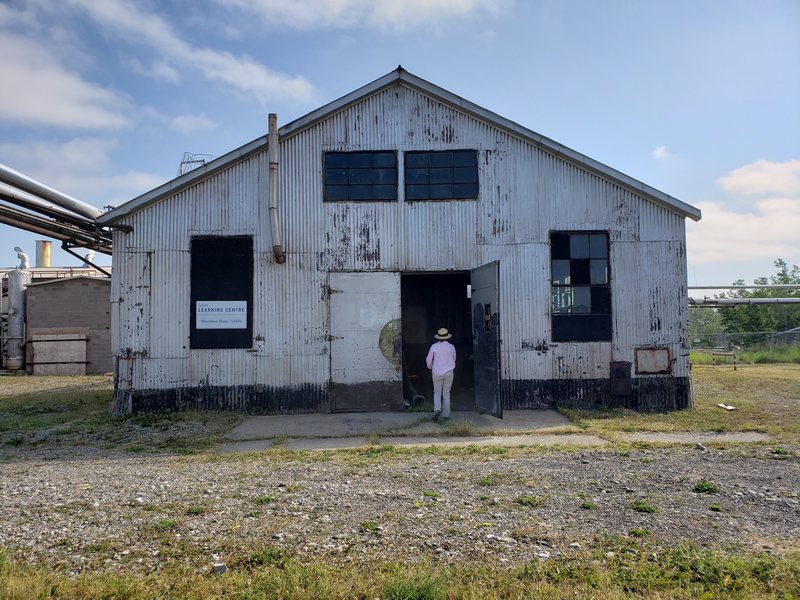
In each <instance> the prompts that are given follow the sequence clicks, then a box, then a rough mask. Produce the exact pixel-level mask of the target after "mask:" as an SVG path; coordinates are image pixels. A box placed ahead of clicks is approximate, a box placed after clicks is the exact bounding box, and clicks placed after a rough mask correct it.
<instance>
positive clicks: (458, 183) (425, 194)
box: [404, 150, 478, 202]
mask: <svg viewBox="0 0 800 600" xmlns="http://www.w3.org/2000/svg"><path fill="white" fill-rule="evenodd" d="M404 160H405V185H406V200H408V201H410V202H413V201H415V200H470V199H474V198H477V197H478V152H477V150H453V151H447V152H406V154H405V159H404Z"/></svg>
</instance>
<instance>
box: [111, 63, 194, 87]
mask: <svg viewBox="0 0 800 600" xmlns="http://www.w3.org/2000/svg"><path fill="white" fill-rule="evenodd" d="M123 62H124V64H125V65H126V66H127V67H128V68H129V69H130V70H131V71H134V72H135V73H139V74H140V75H144V76H145V77H151V78H153V79H156V80H158V81H166V82H168V83H178V82H180V80H181V74H180V73H179V72H178V71H177V70H176V69H174V68H173V67H172V66H170V65H169V64H167V63H166V62H164V61H156V62H155V63H153V64H152V65H150V66H146V65H143V64H142V62H141V61H140V60H139V59H137V58H129V59H127V60H124V61H123Z"/></svg>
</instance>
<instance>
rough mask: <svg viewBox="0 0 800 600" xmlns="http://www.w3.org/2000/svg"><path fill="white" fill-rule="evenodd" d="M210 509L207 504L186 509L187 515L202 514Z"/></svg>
mask: <svg viewBox="0 0 800 600" xmlns="http://www.w3.org/2000/svg"><path fill="white" fill-rule="evenodd" d="M207 510H208V509H207V508H206V507H205V506H190V507H189V508H187V509H186V514H187V515H202V514H203V513H204V512H206V511H207Z"/></svg>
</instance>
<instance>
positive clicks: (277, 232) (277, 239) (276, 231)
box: [267, 113, 286, 264]
mask: <svg viewBox="0 0 800 600" xmlns="http://www.w3.org/2000/svg"><path fill="white" fill-rule="evenodd" d="M279 142H280V140H279V139H278V115H277V114H275V113H269V137H268V138H267V154H268V156H269V223H270V226H271V228H272V251H273V252H274V253H275V261H276V262H277V263H279V264H283V263H284V262H286V256H284V254H283V247H282V246H281V228H280V221H279V220H278V144H279Z"/></svg>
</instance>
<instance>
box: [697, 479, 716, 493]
mask: <svg viewBox="0 0 800 600" xmlns="http://www.w3.org/2000/svg"><path fill="white" fill-rule="evenodd" d="M692 491H693V492H695V493H697V494H718V493H719V486H718V485H717V484H715V483H711V482H710V481H706V480H705V479H701V480H700V481H698V482H697V483H696V484H695V486H694V487H693V488H692Z"/></svg>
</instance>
